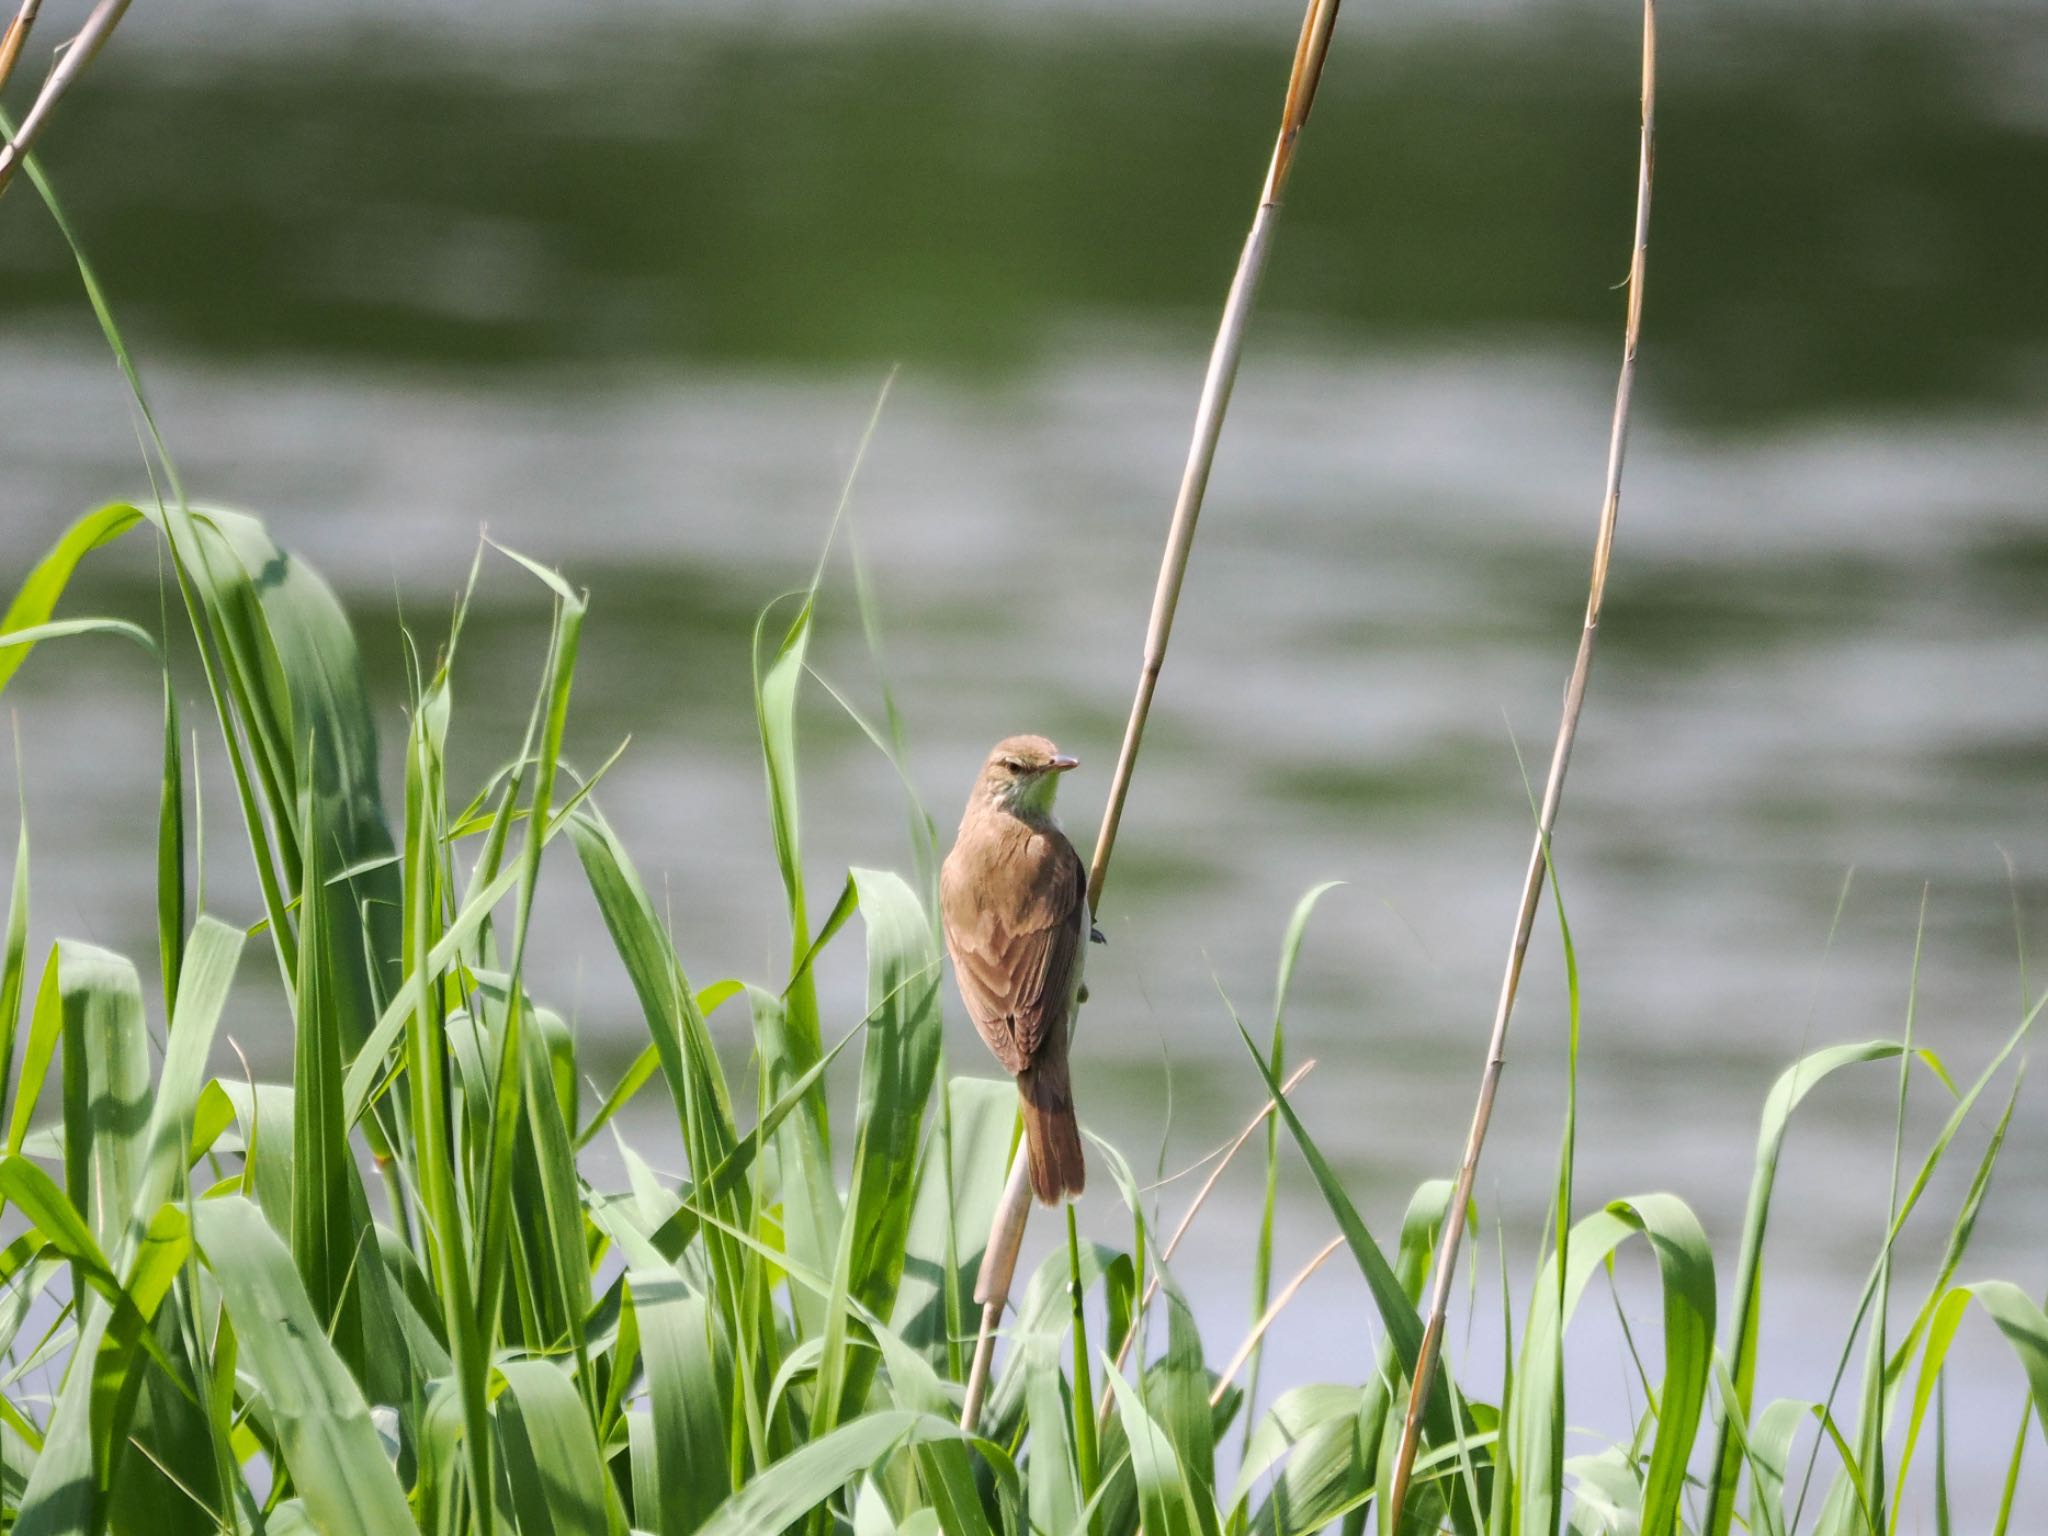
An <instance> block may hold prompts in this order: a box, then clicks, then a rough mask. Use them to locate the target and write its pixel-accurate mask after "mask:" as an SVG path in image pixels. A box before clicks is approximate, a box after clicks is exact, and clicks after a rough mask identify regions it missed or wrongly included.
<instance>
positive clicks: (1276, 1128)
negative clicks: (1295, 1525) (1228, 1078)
mask: <svg viewBox="0 0 2048 1536" xmlns="http://www.w3.org/2000/svg"><path fill="white" fill-rule="evenodd" d="M1343 883H1344V882H1343V881H1341V880H1325V881H1324V882H1322V884H1320V885H1316V886H1311V887H1310V888H1309V890H1308V891H1307V892H1305V893H1304V894H1303V896H1302V898H1301V900H1299V901H1298V902H1296V903H1295V904H1294V913H1293V915H1292V916H1291V917H1289V918H1288V920H1287V932H1286V934H1285V935H1284V936H1283V937H1282V938H1281V940H1280V969H1279V973H1278V975H1277V976H1276V977H1275V978H1274V982H1273V1035H1272V1039H1271V1041H1270V1043H1269V1044H1268V1045H1267V1048H1266V1061H1267V1063H1268V1065H1270V1066H1271V1067H1272V1069H1273V1073H1274V1075H1275V1076H1276V1077H1282V1078H1284V1077H1285V1076H1286V1075H1287V997H1288V993H1289V992H1290V991H1291V990H1292V988H1293V984H1294V968H1295V966H1296V965H1297V964H1298V963H1299V961H1300V959H1301V946H1302V941H1303V940H1304V939H1306V938H1307V936H1308V921H1309V918H1310V917H1311V916H1313V915H1314V913H1315V909H1316V903H1317V902H1319V901H1321V900H1322V899H1323V897H1324V896H1325V895H1327V894H1328V893H1329V892H1331V891H1333V890H1335V889H1336V888H1337V887H1338V886H1340V885H1342V884H1343ZM1279 1198H1280V1125H1279V1122H1278V1121H1277V1120H1272V1119H1269V1120H1268V1121H1267V1122H1266V1195H1265V1203H1264V1204H1263V1205H1262V1206H1261V1207H1260V1208H1259V1236H1258V1245H1257V1247H1255V1248H1254V1249H1253V1250H1252V1302H1251V1315H1252V1316H1253V1317H1260V1316H1263V1315H1264V1313H1265V1310H1266V1304H1267V1302H1268V1301H1270V1300H1271V1299H1272V1297H1271V1290H1272V1284H1273V1215H1274V1211H1275V1209H1276V1208H1277V1206H1278V1203H1279ZM1265 1352H1266V1346H1265V1341H1264V1339H1263V1338H1261V1339H1260V1341H1259V1342H1258V1343H1256V1344H1254V1345H1253V1346H1252V1355H1251V1361H1250V1363H1249V1365H1248V1366H1247V1369H1246V1376H1245V1386H1244V1400H1245V1423H1244V1434H1245V1441H1244V1443H1245V1446H1246V1447H1249V1446H1250V1444H1251V1434H1252V1424H1253V1413H1252V1410H1253V1408H1254V1407H1255V1406H1256V1405H1257V1403H1258V1400H1259V1366H1260V1364H1261V1362H1262V1361H1263V1360H1264V1359H1265Z"/></svg>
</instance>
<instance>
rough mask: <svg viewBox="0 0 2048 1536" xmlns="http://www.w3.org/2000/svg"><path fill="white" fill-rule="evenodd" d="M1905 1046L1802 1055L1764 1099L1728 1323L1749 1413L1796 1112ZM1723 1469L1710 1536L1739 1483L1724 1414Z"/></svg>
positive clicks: (1730, 1351) (1722, 1528)
mask: <svg viewBox="0 0 2048 1536" xmlns="http://www.w3.org/2000/svg"><path fill="white" fill-rule="evenodd" d="M1903 1049H1904V1047H1903V1046H1902V1045H1900V1043H1899V1042H1897V1041H1894V1040H1865V1041H1860V1042H1858V1043H1856V1044H1852V1045H1835V1046H1829V1047H1827V1048H1826V1049H1824V1050H1818V1051H1814V1052H1812V1053H1811V1054H1809V1055H1806V1056H1803V1057H1801V1058H1800V1059H1799V1060H1798V1061H1796V1062H1794V1063H1793V1064H1792V1065H1791V1066H1790V1067H1788V1068H1786V1069H1785V1071H1784V1072H1783V1073H1781V1074H1780V1075H1779V1077H1778V1080H1777V1082H1776V1083H1774V1084H1773V1085H1772V1087H1771V1091H1770V1093H1769V1095H1768V1096H1767V1097H1766V1098H1765V1100H1764V1112H1763V1122H1762V1125H1761V1127H1760V1128H1759V1129H1758V1132H1757V1144H1756V1165H1755V1171H1754V1173H1753V1174H1752V1175H1751V1178H1750V1188H1749V1204H1748V1208H1747V1210H1746V1212H1745V1214H1744V1216H1743V1223H1742V1243H1741V1247H1740V1248H1739V1249H1738V1251H1737V1256H1736V1261H1735V1286H1734V1290H1733V1291H1732V1293H1731V1294H1732V1295H1733V1297H1734V1300H1735V1311H1734V1315H1733V1316H1732V1317H1730V1319H1729V1327H1728V1338H1727V1343H1726V1344H1725V1345H1724V1346H1723V1352H1724V1353H1725V1354H1726V1356H1727V1358H1728V1359H1729V1360H1730V1361H1732V1362H1733V1365H1732V1368H1731V1375H1732V1377H1733V1382H1734V1389H1735V1403H1736V1405H1737V1407H1738V1408H1739V1409H1740V1410H1741V1411H1742V1412H1743V1413H1745V1414H1746V1413H1748V1412H1749V1408H1750V1403H1751V1399H1752V1394H1753V1393H1754V1391H1755V1386H1756V1340H1757V1329H1758V1326H1759V1323H1760V1321H1761V1312H1762V1308H1763V1255H1764V1238H1765V1234H1766V1232H1767V1230H1768V1228H1769V1225H1770V1216H1771V1200H1772V1196H1773V1195H1774V1194H1775V1192H1776V1190H1777V1181H1778V1167H1779V1164H1780V1162H1781V1161H1782V1160H1783V1157H1784V1151H1785V1137H1786V1133H1787V1132H1788V1131H1789V1129H1790V1127H1791V1123H1792V1112H1793V1111H1794V1110H1795V1109H1797V1108H1798V1107H1799V1105H1800V1104H1801V1102H1803V1101H1804V1100H1805V1098H1806V1096H1807V1095H1808V1094H1809V1093H1811V1092H1813V1090H1814V1089H1816V1088H1818V1087H1819V1086H1820V1085H1821V1084H1822V1083H1823V1082H1825V1081H1827V1079H1828V1078H1829V1077H1831V1076H1833V1075H1834V1074H1835V1073H1836V1072H1839V1071H1841V1070H1842V1069H1843V1068H1845V1067H1851V1066H1856V1065H1858V1064H1860V1063H1863V1062H1872V1061H1889V1060H1891V1059H1892V1058H1893V1057H1895V1056H1897V1055H1899V1053H1900V1052H1901V1051H1902V1050H1903ZM1709 1465H1710V1466H1711V1467H1713V1468H1715V1469H1716V1470H1715V1471H1714V1472H1713V1473H1712V1474H1711V1480H1710V1481H1709V1483H1708V1485H1707V1517H1706V1526H1705V1528H1706V1530H1707V1532H1709V1533H1711V1536H1727V1531H1728V1528H1729V1524H1730V1522H1732V1521H1733V1520H1734V1518H1735V1486H1736V1479H1737V1476H1738V1474H1739V1471H1740V1453H1739V1451H1738V1449H1737V1447H1736V1445H1735V1443H1734V1436H1733V1433H1732V1429H1731V1427H1730V1425H1729V1423H1728V1421H1727V1418H1726V1416H1725V1415H1721V1416H1720V1417H1719V1419H1718V1421H1717V1423H1716V1425H1715V1430H1714V1452H1713V1460H1712V1461H1711V1462H1710V1463H1709Z"/></svg>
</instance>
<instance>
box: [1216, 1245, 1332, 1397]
mask: <svg viewBox="0 0 2048 1536" xmlns="http://www.w3.org/2000/svg"><path fill="white" fill-rule="evenodd" d="M1343 1246H1344V1238H1343V1236H1342V1235H1341V1234H1340V1235H1338V1236H1336V1237H1333V1238H1331V1239H1330V1240H1329V1241H1328V1242H1327V1243H1325V1244H1324V1245H1323V1248H1322V1251H1321V1252H1320V1253H1318V1254H1317V1255H1316V1256H1315V1257H1314V1258H1312V1259H1310V1260H1309V1261H1308V1263H1306V1264H1304V1265H1303V1266H1302V1267H1301V1273H1299V1274H1297V1275H1296V1276H1295V1277H1294V1278H1293V1279H1292V1280H1290V1281H1288V1282H1287V1284H1285V1285H1284V1286H1282V1287H1281V1288H1280V1294H1279V1295H1278V1296H1275V1297H1274V1298H1273V1304H1272V1305H1271V1306H1269V1307H1267V1308H1266V1311H1265V1314H1264V1315H1263V1316H1262V1317H1260V1319H1259V1320H1258V1321H1257V1322H1256V1323H1254V1324H1252V1331H1251V1332H1250V1333H1248V1334H1246V1335H1245V1336H1244V1342H1243V1343H1242V1344H1240V1345H1238V1346H1237V1353H1236V1354H1234V1355H1232V1356H1231V1357H1230V1364H1228V1365H1226V1366H1225V1367H1223V1373H1222V1374H1221V1375H1220V1376H1218V1377H1217V1378H1216V1386H1215V1388H1214V1390H1212V1391H1211V1392H1210V1393H1209V1406H1210V1407H1211V1408H1214V1407H1215V1406H1216V1405H1217V1404H1218V1403H1220V1402H1222V1401H1223V1394H1224V1393H1225V1392H1227V1391H1229V1390H1230V1383H1231V1381H1232V1380H1233V1379H1235V1377H1236V1376H1237V1373H1238V1372H1239V1371H1241V1370H1243V1369H1244V1363H1245V1361H1247V1360H1249V1359H1251V1357H1252V1351H1253V1350H1255V1349H1257V1348H1258V1347H1259V1341H1260V1340H1261V1339H1263V1338H1265V1336H1266V1330H1267V1329H1268V1328H1271V1327H1272V1326H1273V1323H1274V1320H1275V1319H1277V1318H1278V1317H1279V1316H1280V1314H1281V1313H1282V1312H1285V1311H1286V1310H1287V1304H1288V1303H1289V1302H1290V1301H1292V1300H1294V1293H1295V1292H1296V1291H1298V1290H1300V1289H1301V1288H1302V1287H1303V1286H1304V1285H1306V1284H1308V1277H1309V1276H1310V1275H1312V1274H1314V1273H1315V1272H1316V1271H1317V1270H1319V1269H1321V1268H1322V1267H1323V1260H1325V1259H1327V1258H1328V1257H1329V1256H1330V1255H1331V1254H1333V1253H1335V1252H1336V1251H1337V1250H1338V1249H1339V1248H1341V1247H1343Z"/></svg>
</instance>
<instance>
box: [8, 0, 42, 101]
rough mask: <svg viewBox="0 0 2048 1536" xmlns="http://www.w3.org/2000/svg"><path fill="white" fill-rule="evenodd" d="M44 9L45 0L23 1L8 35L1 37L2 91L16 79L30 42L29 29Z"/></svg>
mask: <svg viewBox="0 0 2048 1536" xmlns="http://www.w3.org/2000/svg"><path fill="white" fill-rule="evenodd" d="M42 8H43V0H21V9H20V10H19V11H16V12H15V13H14V20H12V21H10V22H9V23H7V31H6V33H5V34H4V35H0V91H4V90H6V89H7V82H8V81H9V80H11V79H13V78H14V66H15V64H16V62H17V61H18V60H19V59H20V58H21V49H22V45H23V44H24V43H26V42H27V41H28V33H29V28H31V27H33V26H34V25H35V24H36V12H37V11H40V10H41V9H42Z"/></svg>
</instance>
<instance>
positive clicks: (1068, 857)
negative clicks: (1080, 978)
mask: <svg viewBox="0 0 2048 1536" xmlns="http://www.w3.org/2000/svg"><path fill="white" fill-rule="evenodd" d="M1013 827H1014V830H1012V829H1009V828H1006V829H1003V830H1002V831H1001V832H1000V833H997V834H995V835H992V836H990V837H989V838H988V840H987V841H986V842H983V843H982V844H981V846H979V847H973V848H963V847H956V848H955V849H954V852H953V856H952V857H951V858H949V859H947V861H946V868H945V870H944V871H943V873H942V876H941V879H940V882H939V886H940V889H939V903H940V910H941V912H942V914H943V915H944V918H945V927H946V946H947V948H948V949H950V950H951V951H952V954H953V969H954V972H955V973H956V974H957V975H958V977H959V979H960V995H961V997H962V998H963V999H965V1001H966V1003H967V1011H968V1013H970V1014H971V1015H972V1016H973V1018H974V1025H975V1028H977V1029H979V1030H980V1031H981V1037H982V1039H984V1040H986V1041H987V1042H988V1048H989V1049H990V1050H991V1051H993V1052H995V1055H996V1059H997V1060H998V1061H1000V1062H1001V1063H1002V1064H1003V1069H1004V1070H1005V1071H1007V1072H1011V1073H1018V1072H1022V1071H1023V1070H1024V1069H1025V1068H1027V1067H1028V1066H1030V1065H1031V1063H1032V1060H1033V1058H1035V1057H1036V1056H1037V1055H1038V1052H1039V1050H1040V1048H1041V1047H1042V1046H1043V1045H1044V1043H1045V1041H1046V1040H1047V1038H1048V1037H1049V1036H1050V1035H1051V1033H1052V1032H1053V1030H1054V1029H1056V1028H1059V1027H1061V1026H1063V1025H1064V1024H1065V1022H1066V1013H1067V1004H1068V1000H1069V997H1070V996H1071V993H1072V990H1073V988H1072V983H1073V979H1074V966H1075V964H1076V963H1077V960H1078V958H1079V955H1080V951H1081V938H1082V928H1083V927H1084V923H1083V921H1082V915H1081V914H1082V912H1083V910H1084V906H1085V902H1084V897H1085V894H1086V887H1087V875H1086V872H1085V871H1084V870H1083V869H1082V867H1081V860H1080V856H1079V855H1078V854H1076V853H1075V852H1074V847H1073V844H1071V843H1069V842H1068V841H1067V840H1066V838H1065V836H1064V835H1062V834H1061V833H1060V832H1059V831H1058V830H1056V829H1053V828H1031V827H1027V826H1025V825H1023V824H1022V823H1014V824H1013Z"/></svg>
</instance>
